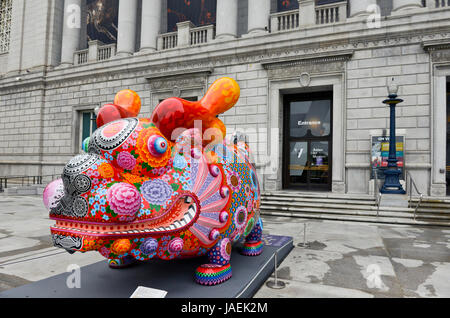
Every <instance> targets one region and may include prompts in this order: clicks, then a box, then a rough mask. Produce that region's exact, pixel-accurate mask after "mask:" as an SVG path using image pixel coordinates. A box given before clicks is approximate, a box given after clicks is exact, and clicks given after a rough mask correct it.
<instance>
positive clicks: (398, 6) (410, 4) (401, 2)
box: [392, 0, 422, 12]
mask: <svg viewBox="0 0 450 318" xmlns="http://www.w3.org/2000/svg"><path fill="white" fill-rule="evenodd" d="M416 8H422V0H393V7H392V12H396V11H401V10H408V9H416Z"/></svg>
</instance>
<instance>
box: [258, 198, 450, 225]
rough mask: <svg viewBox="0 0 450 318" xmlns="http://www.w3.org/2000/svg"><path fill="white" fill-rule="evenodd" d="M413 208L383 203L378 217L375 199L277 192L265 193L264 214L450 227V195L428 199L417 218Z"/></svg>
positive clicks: (262, 208) (414, 202)
mask: <svg viewBox="0 0 450 318" xmlns="http://www.w3.org/2000/svg"><path fill="white" fill-rule="evenodd" d="M412 202H413V203H412V207H411V208H408V207H390V206H380V209H379V213H378V216H377V204H376V201H375V198H374V197H373V196H369V195H350V194H335V193H329V192H327V193H318V192H298V191H276V192H263V193H262V194H261V214H262V215H272V216H288V217H299V218H307V219H326V220H340V221H356V222H374V223H388V224H415V225H436V226H450V198H449V199H432V198H424V199H423V201H422V203H421V205H420V208H419V209H418V212H417V215H416V220H414V208H413V207H415V206H416V204H417V203H418V199H413V201H412Z"/></svg>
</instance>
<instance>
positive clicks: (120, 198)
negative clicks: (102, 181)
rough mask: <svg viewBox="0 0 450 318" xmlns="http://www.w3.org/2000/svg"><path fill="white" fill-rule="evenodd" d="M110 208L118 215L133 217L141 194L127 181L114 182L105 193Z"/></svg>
mask: <svg viewBox="0 0 450 318" xmlns="http://www.w3.org/2000/svg"><path fill="white" fill-rule="evenodd" d="M106 199H107V200H108V202H109V206H110V207H111V209H112V210H113V211H114V212H115V213H117V214H118V215H120V216H125V217H127V219H128V220H130V219H131V220H132V219H134V217H135V215H136V212H137V211H138V210H139V209H140V207H141V196H140V195H139V192H138V191H137V189H136V188H135V187H134V186H132V185H131V184H128V183H115V184H114V185H113V186H112V187H111V188H109V189H108V191H107V193H106Z"/></svg>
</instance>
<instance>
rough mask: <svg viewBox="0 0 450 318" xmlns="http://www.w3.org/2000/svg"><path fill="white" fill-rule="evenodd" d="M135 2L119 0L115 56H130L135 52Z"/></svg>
mask: <svg viewBox="0 0 450 318" xmlns="http://www.w3.org/2000/svg"><path fill="white" fill-rule="evenodd" d="M137 6H138V2H137V0H119V25H118V27H119V31H118V32H117V33H118V34H117V55H118V56H119V57H123V56H129V55H132V54H133V53H134V52H135V50H136V21H137Z"/></svg>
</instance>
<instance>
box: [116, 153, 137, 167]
mask: <svg viewBox="0 0 450 318" xmlns="http://www.w3.org/2000/svg"><path fill="white" fill-rule="evenodd" d="M117 164H118V165H119V167H121V168H122V169H124V170H133V168H134V167H135V166H136V158H134V157H133V155H131V154H130V153H129V152H121V153H119V155H118V156H117Z"/></svg>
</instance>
